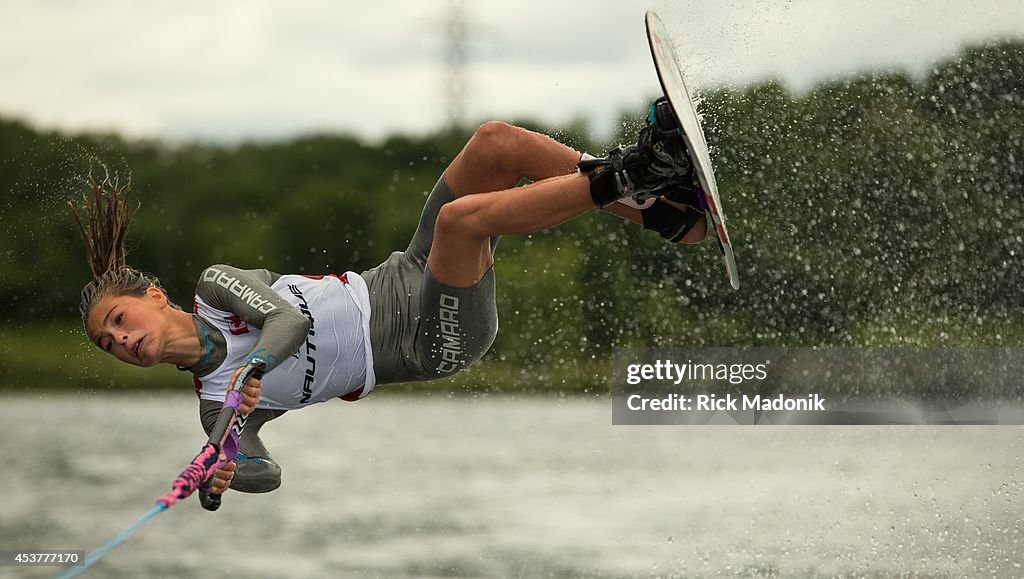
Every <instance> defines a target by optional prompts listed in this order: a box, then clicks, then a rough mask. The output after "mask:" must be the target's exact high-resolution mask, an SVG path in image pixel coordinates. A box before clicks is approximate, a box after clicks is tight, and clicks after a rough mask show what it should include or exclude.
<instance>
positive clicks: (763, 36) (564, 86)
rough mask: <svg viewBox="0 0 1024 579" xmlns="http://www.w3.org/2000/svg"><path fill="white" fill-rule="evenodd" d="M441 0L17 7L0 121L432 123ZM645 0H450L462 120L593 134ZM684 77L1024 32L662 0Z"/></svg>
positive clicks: (914, 0)
mask: <svg viewBox="0 0 1024 579" xmlns="http://www.w3.org/2000/svg"><path fill="white" fill-rule="evenodd" d="M448 5H449V4H448V3H440V2H416V1H413V0H376V1H374V2H366V3H359V4H358V5H354V4H352V3H339V2H328V1H326V0H320V1H309V2H302V3H299V4H287V5H286V4H285V3H281V2H272V1H267V0H263V1H242V0H233V1H232V0H228V1H223V2H213V3H211V2H202V1H198V0H185V1H175V2H170V1H152V2H146V3H141V4H131V5H127V4H125V3H123V2H113V1H109V0H93V1H84V0H79V1H68V2H55V1H41V2H21V3H17V4H14V5H13V6H9V7H8V8H7V9H6V10H7V12H8V17H7V18H5V19H3V20H2V21H0V75H2V78H4V79H5V82H4V85H5V86H4V90H3V91H0V114H3V115H5V116H16V117H20V118H25V119H28V120H30V121H32V122H34V123H37V124H40V125H43V126H46V127H55V128H65V129H73V130H81V129H96V128H99V129H104V130H117V131H120V132H123V133H125V134H128V135H132V136H160V137H170V138H177V139H189V138H203V139H213V140H227V141H231V140H237V139H244V138H264V137H284V136H288V135H291V134H295V133H298V132H309V131H349V132H356V133H359V134H362V135H365V136H368V137H379V136H382V135H385V134H388V133H392V132H398V131H417V132H422V131H427V130H431V129H433V128H436V127H438V126H440V125H441V124H442V123H443V122H444V121H445V118H444V114H445V106H444V102H443V95H444V91H443V88H444V86H443V83H444V79H445V69H444V59H443V50H444V30H445V18H446V15H445V12H444V9H445V7H446V6H448ZM647 5H648V3H647V2H639V1H619V0H588V1H584V0H568V1H564V2H551V1H550V0H543V1H542V0H521V1H520V2H516V3H506V2H496V1H492V0H477V1H466V2H464V7H465V13H466V15H467V21H468V22H469V23H471V26H470V29H469V31H468V36H467V46H468V53H469V57H470V58H469V61H468V64H467V67H466V71H467V80H468V86H469V87H470V91H469V93H468V99H467V103H468V107H469V110H468V116H469V117H470V118H474V119H480V120H483V119H484V118H488V117H496V118H524V117H529V118H536V119H540V120H543V121H546V122H549V123H559V122H568V121H569V120H570V119H572V118H575V117H577V116H578V115H579V114H581V113H583V114H586V115H588V116H590V117H592V118H593V119H595V120H597V121H598V124H599V125H601V126H604V127H607V126H608V124H609V123H610V122H611V120H612V119H614V118H616V116H617V114H618V113H619V112H620V110H622V109H623V108H625V107H637V108H638V109H639V108H641V107H642V101H643V99H646V98H649V97H650V96H652V95H653V94H654V92H655V91H656V90H657V88H656V87H657V84H656V80H655V79H654V75H653V71H652V68H651V66H650V62H649V55H648V52H647V47H646V44H645V42H644V39H643V13H644V10H645V9H646V8H647ZM658 8H659V9H660V10H661V11H662V12H663V15H664V17H665V19H666V21H667V23H668V25H669V28H670V30H672V31H673V34H674V36H675V37H676V42H677V44H678V48H679V51H680V53H681V56H682V57H683V60H684V62H685V63H686V66H687V71H688V73H690V74H693V75H694V77H695V80H697V81H698V82H699V83H701V84H716V83H725V82H729V83H743V82H748V81H750V80H754V79H760V78H765V77H770V76H771V77H779V78H782V79H784V80H786V81H787V82H790V83H793V84H796V85H803V86H806V85H808V84H809V83H811V82H813V81H814V80H815V79H818V78H821V77H823V76H834V75H840V74H846V73H848V72H849V71H851V70H858V69H864V68H868V67H878V66H886V67H910V68H913V69H915V70H924V69H925V68H927V66H928V63H929V62H930V61H931V60H932V59H934V58H937V57H940V56H943V55H948V54H951V53H953V52H954V51H955V50H957V48H958V47H959V46H960V45H961V44H962V43H964V42H972V41H975V42H976V41H979V40H981V39H984V38H989V37H992V36H1006V35H1016V36H1021V35H1024V3H1021V2H1019V1H1018V0H1012V1H1010V0H1003V1H998V0H976V1H975V2H971V3H969V4H967V3H962V2H959V1H954V0H908V1H906V2H902V3H892V2H887V1H882V0H860V1H859V2H846V1H840V0H788V1H786V2H776V1H775V0H757V1H753V2H736V3H721V2H715V1H712V0H684V1H682V2H678V1H672V2H670V1H668V0H663V1H662V2H661V4H660V5H658Z"/></svg>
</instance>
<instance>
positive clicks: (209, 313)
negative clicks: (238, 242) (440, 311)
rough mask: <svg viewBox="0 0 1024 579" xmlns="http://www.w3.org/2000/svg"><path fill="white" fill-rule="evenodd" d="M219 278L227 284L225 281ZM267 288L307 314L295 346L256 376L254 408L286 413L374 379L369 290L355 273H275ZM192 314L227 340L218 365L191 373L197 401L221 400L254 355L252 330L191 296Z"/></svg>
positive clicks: (366, 389)
mask: <svg viewBox="0 0 1024 579" xmlns="http://www.w3.org/2000/svg"><path fill="white" fill-rule="evenodd" d="M208 271H210V270H208ZM213 271H216V270H213ZM224 283H230V278H228V279H227V280H225V282H224ZM222 285H223V284H222ZM225 287H227V286H225ZM270 287H271V289H273V290H274V292H275V293H277V294H278V295H280V296H281V297H283V298H284V299H285V300H286V301H287V302H288V303H289V304H291V305H293V306H295V308H297V309H298V310H299V311H300V312H302V313H303V314H304V315H305V316H306V317H307V318H309V320H310V322H311V325H310V330H309V334H308V335H307V336H306V340H305V342H304V343H303V344H302V345H301V346H299V349H298V351H297V352H295V353H294V354H293V355H291V356H289V357H288V358H286V359H284V360H282V361H280V363H279V364H278V365H277V366H276V367H274V368H273V370H271V371H270V372H268V373H267V374H266V375H265V376H264V377H263V380H262V388H261V391H260V401H259V403H258V404H257V408H267V409H272V410H292V409H297V408H304V407H306V406H309V405H310V404H314V403H317V402H325V401H327V400H331V399H333V398H343V399H345V400H356V399H358V398H362V397H364V396H366V395H367V394H369V393H370V391H371V390H373V386H374V383H375V378H374V374H373V351H372V349H371V347H370V295H369V291H368V290H367V287H366V282H365V281H363V278H362V277H360V276H359V274H357V273H354V272H351V271H349V272H345V274H343V275H341V276H333V275H331V276H302V275H282V276H281V277H280V278H279V279H278V280H277V281H275V282H274V283H273V284H272V285H271V286H270ZM195 313H196V315H198V316H200V317H202V318H203V319H204V320H205V321H206V322H207V323H209V324H210V325H212V326H213V327H215V328H217V329H218V330H220V332H221V333H222V334H223V335H224V338H225V339H226V341H227V355H226V357H225V359H224V362H223V363H221V365H220V366H218V367H217V368H216V369H215V370H213V371H211V372H209V373H207V374H205V375H203V376H197V377H196V391H197V393H198V394H199V397H200V398H201V399H203V400H216V401H220V402H223V400H224V396H225V394H226V392H227V388H228V385H229V383H230V381H231V378H232V376H233V375H234V373H235V370H237V369H238V368H239V367H240V366H242V365H243V364H244V363H245V362H246V361H247V360H249V359H250V357H251V356H252V355H253V354H256V355H259V352H253V348H254V347H255V345H256V341H257V339H258V338H259V335H260V329H259V328H256V327H252V326H251V325H248V324H246V323H245V322H244V321H243V320H242V319H241V318H239V316H238V315H236V314H235V313H233V312H229V311H223V310H218V309H216V308H214V307H212V306H211V305H209V304H208V303H206V302H205V301H203V299H202V298H201V297H200V296H199V295H196V298H195ZM272 366H273V364H272Z"/></svg>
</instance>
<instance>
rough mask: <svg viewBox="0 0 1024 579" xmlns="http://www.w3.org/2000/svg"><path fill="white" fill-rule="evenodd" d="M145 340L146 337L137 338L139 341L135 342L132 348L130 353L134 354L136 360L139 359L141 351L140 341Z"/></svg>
mask: <svg viewBox="0 0 1024 579" xmlns="http://www.w3.org/2000/svg"><path fill="white" fill-rule="evenodd" d="M145 339H146V336H142V337H141V338H139V341H138V342H135V347H134V348H132V351H133V352H135V357H136V358H139V352H140V351H142V341H143V340H145Z"/></svg>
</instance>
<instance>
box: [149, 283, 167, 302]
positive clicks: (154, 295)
mask: <svg viewBox="0 0 1024 579" xmlns="http://www.w3.org/2000/svg"><path fill="white" fill-rule="evenodd" d="M146 297H148V298H149V299H150V300H152V301H153V303H154V304H156V305H157V306H159V307H165V306H166V305H167V294H165V293H164V291H163V290H162V289H160V288H158V287H155V286H150V287H149V289H147V290H146Z"/></svg>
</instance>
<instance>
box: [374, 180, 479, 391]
mask: <svg viewBox="0 0 1024 579" xmlns="http://www.w3.org/2000/svg"><path fill="white" fill-rule="evenodd" d="M453 199H455V195H454V194H452V191H451V189H449V188H448V185H447V184H446V183H445V182H444V177H443V176H442V177H441V179H440V180H438V182H437V184H436V185H434V190H433V191H431V193H430V196H429V197H427V202H426V204H424V206H423V213H422V214H421V215H420V223H419V225H418V226H417V228H416V233H415V234H413V237H412V241H411V242H410V243H409V247H408V249H406V250H405V251H396V252H394V253H392V254H391V255H390V256H389V257H388V258H387V259H386V260H384V263H382V264H380V265H378V266H377V267H375V268H373V269H370V270H367V271H364V272H363V273H362V274H360V275H362V277H363V279H364V280H366V285H367V286H369V289H370V342H371V345H372V347H373V371H374V373H375V374H376V375H377V383H378V384H388V383H393V382H410V381H415V380H431V379H434V378H441V377H444V376H449V375H451V374H454V373H455V372H458V371H459V370H462V369H463V368H465V367H467V366H469V365H470V364H472V363H474V362H476V361H477V360H479V359H480V358H481V357H482V356H483V355H484V353H485V352H487V349H488V348H490V347H491V344H492V343H494V336H495V335H496V334H497V332H498V309H497V307H496V306H495V302H494V269H493V268H492V269H491V270H489V271H488V272H487V273H486V274H485V275H484V277H483V279H481V280H480V282H479V283H477V284H476V285H474V286H472V287H467V288H453V287H449V286H446V285H444V284H443V283H441V282H439V281H437V279H435V278H434V276H433V275H431V273H430V270H429V269H427V256H428V255H429V254H430V246H431V244H432V242H433V240H434V222H435V221H437V214H438V212H439V211H440V210H441V206H442V205H444V204H445V203H448V202H449V201H452V200H453ZM497 243H498V238H496V237H495V238H492V239H491V251H492V252H493V251H494V249H495V247H496V246H497Z"/></svg>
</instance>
